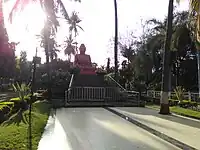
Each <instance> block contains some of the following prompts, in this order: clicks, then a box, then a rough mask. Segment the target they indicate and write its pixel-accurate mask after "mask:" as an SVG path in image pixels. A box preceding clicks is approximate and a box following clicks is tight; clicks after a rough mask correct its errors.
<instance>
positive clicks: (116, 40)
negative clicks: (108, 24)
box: [114, 0, 118, 80]
mask: <svg viewBox="0 0 200 150" xmlns="http://www.w3.org/2000/svg"><path fill="white" fill-rule="evenodd" d="M114 11H115V40H114V42H115V43H114V58H115V80H117V75H118V14H117V0H114Z"/></svg>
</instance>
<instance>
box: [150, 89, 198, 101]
mask: <svg viewBox="0 0 200 150" xmlns="http://www.w3.org/2000/svg"><path fill="white" fill-rule="evenodd" d="M147 96H148V97H152V98H160V96H161V91H153V90H152V91H147ZM168 97H169V99H174V98H176V93H175V92H169V95H168ZM184 99H188V100H194V101H197V102H200V100H199V93H193V92H184Z"/></svg>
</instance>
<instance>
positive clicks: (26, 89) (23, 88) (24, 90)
mask: <svg viewBox="0 0 200 150" xmlns="http://www.w3.org/2000/svg"><path fill="white" fill-rule="evenodd" d="M13 89H14V91H15V92H16V93H17V94H18V97H19V98H20V100H21V101H24V100H25V99H24V98H25V96H26V95H28V94H29V93H30V84H28V85H26V84H24V83H22V84H21V85H19V83H17V84H16V85H14V84H13Z"/></svg>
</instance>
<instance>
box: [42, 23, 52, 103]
mask: <svg viewBox="0 0 200 150" xmlns="http://www.w3.org/2000/svg"><path fill="white" fill-rule="evenodd" d="M46 23H47V24H48V21H47V22H46ZM46 26H47V27H46ZM44 28H45V33H44V34H45V35H44V36H45V55H46V65H47V77H48V100H49V101H50V100H51V73H50V71H51V68H50V63H49V41H48V39H49V30H48V25H45V27H44Z"/></svg>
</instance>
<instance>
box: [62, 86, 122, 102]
mask: <svg viewBox="0 0 200 150" xmlns="http://www.w3.org/2000/svg"><path fill="white" fill-rule="evenodd" d="M106 99H109V100H110V99H111V100H115V101H118V100H119V96H118V94H117V92H116V91H115V89H114V88H112V87H71V89H70V90H69V91H65V100H66V102H70V101H71V102H74V101H91V102H92V101H105V100H106Z"/></svg>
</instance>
